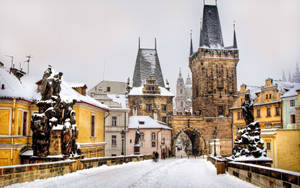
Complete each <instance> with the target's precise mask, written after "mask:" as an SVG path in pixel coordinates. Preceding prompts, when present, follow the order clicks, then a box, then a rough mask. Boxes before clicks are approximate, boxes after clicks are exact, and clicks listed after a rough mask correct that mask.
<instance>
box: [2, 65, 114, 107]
mask: <svg viewBox="0 0 300 188" xmlns="http://www.w3.org/2000/svg"><path fill="white" fill-rule="evenodd" d="M53 74H54V73H53ZM39 82H40V81H39ZM39 82H35V81H33V80H31V79H30V78H29V77H28V76H27V75H25V76H24V77H22V79H21V80H18V79H17V78H16V77H15V76H14V75H13V74H10V73H9V72H7V71H6V70H5V69H4V68H0V86H1V85H2V84H4V87H5V89H1V88H0V98H7V99H9V98H16V99H25V100H28V101H29V102H33V101H36V100H40V99H41V95H40V93H38V92H37V85H36V83H39ZM60 96H61V99H62V100H64V101H72V100H73V99H75V100H77V102H82V103H86V104H89V105H92V106H95V107H98V108H101V109H104V110H108V109H109V108H108V107H107V106H106V105H104V104H101V103H100V102H98V101H97V100H95V99H93V98H92V97H90V96H85V95H81V94H80V93H78V92H77V91H75V90H74V89H73V88H72V87H71V86H70V85H69V84H68V83H67V82H66V81H64V80H62V82H61V92H60Z"/></svg>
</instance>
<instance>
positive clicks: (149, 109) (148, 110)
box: [146, 104, 151, 112]
mask: <svg viewBox="0 0 300 188" xmlns="http://www.w3.org/2000/svg"><path fill="white" fill-rule="evenodd" d="M146 112H151V104H146Z"/></svg>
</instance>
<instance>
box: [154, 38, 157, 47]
mask: <svg viewBox="0 0 300 188" xmlns="http://www.w3.org/2000/svg"><path fill="white" fill-rule="evenodd" d="M156 45H157V44H156V37H155V38H154V49H155V50H156Z"/></svg>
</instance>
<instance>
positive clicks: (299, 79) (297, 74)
mask: <svg viewBox="0 0 300 188" xmlns="http://www.w3.org/2000/svg"><path fill="white" fill-rule="evenodd" d="M293 82H295V83H300V71H299V65H298V63H296V72H295V74H294V78H293Z"/></svg>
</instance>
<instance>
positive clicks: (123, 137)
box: [121, 129, 125, 155]
mask: <svg viewBox="0 0 300 188" xmlns="http://www.w3.org/2000/svg"><path fill="white" fill-rule="evenodd" d="M121 138H122V152H121V155H124V140H125V130H124V129H122V131H121Z"/></svg>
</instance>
